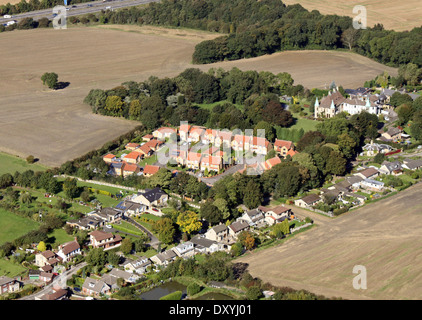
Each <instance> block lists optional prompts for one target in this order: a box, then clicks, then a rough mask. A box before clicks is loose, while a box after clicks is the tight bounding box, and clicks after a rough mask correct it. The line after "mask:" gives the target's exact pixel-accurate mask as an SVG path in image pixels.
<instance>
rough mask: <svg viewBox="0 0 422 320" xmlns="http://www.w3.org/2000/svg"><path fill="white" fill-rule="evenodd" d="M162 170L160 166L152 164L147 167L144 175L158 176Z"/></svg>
mask: <svg viewBox="0 0 422 320" xmlns="http://www.w3.org/2000/svg"><path fill="white" fill-rule="evenodd" d="M158 170H160V167H159V166H153V165H150V164H147V165H145V167H144V174H156V173H157V172H158Z"/></svg>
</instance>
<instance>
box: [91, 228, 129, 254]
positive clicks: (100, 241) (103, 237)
mask: <svg viewBox="0 0 422 320" xmlns="http://www.w3.org/2000/svg"><path fill="white" fill-rule="evenodd" d="M88 235H89V244H90V245H91V246H93V247H94V248H104V250H107V249H112V248H116V247H118V246H120V245H121V243H122V237H121V236H120V235H118V234H117V235H113V234H112V233H109V232H104V231H101V230H95V231H92V232H90V233H88Z"/></svg>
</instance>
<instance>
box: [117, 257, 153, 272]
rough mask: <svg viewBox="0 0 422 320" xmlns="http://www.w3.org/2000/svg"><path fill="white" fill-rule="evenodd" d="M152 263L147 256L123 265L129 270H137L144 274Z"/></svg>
mask: <svg viewBox="0 0 422 320" xmlns="http://www.w3.org/2000/svg"><path fill="white" fill-rule="evenodd" d="M151 265H152V263H151V261H150V260H149V259H148V258H147V257H140V258H139V259H136V260H132V261H128V262H126V263H125V264H124V265H123V267H124V268H125V270H126V271H127V272H136V273H137V274H144V273H145V272H146V271H147V268H148V267H149V266H151Z"/></svg>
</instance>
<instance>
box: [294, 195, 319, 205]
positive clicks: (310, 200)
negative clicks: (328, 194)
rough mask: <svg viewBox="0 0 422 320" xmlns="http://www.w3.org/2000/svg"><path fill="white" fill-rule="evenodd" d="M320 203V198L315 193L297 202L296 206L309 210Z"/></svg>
mask: <svg viewBox="0 0 422 320" xmlns="http://www.w3.org/2000/svg"><path fill="white" fill-rule="evenodd" d="M320 201H322V200H321V198H320V196H319V195H317V194H315V193H312V194H310V195H307V196H305V197H303V198H301V199H298V200H295V205H296V206H298V207H302V208H308V209H309V208H312V207H313V206H314V205H316V204H317V203H318V202H320Z"/></svg>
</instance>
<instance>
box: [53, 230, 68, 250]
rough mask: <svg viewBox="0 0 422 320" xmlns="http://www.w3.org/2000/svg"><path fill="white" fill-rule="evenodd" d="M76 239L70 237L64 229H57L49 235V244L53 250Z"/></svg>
mask: <svg viewBox="0 0 422 320" xmlns="http://www.w3.org/2000/svg"><path fill="white" fill-rule="evenodd" d="M73 239H74V237H73V236H71V235H68V234H67V233H66V231H64V229H55V230H54V231H53V232H51V233H49V234H48V243H49V244H51V246H52V247H53V248H56V247H57V246H58V245H59V244H63V243H66V242H69V241H72V240H73Z"/></svg>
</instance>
